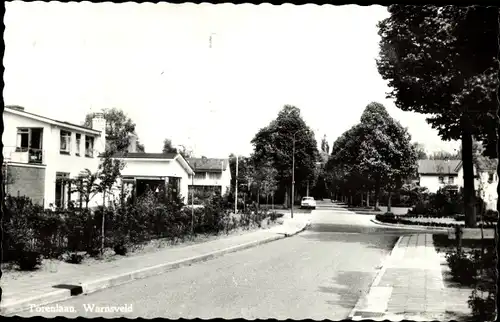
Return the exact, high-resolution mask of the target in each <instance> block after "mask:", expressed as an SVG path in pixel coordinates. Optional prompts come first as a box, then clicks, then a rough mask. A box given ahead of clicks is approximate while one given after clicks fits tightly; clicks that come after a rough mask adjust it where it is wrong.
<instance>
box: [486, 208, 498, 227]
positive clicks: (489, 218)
mask: <svg viewBox="0 0 500 322" xmlns="http://www.w3.org/2000/svg"><path fill="white" fill-rule="evenodd" d="M483 221H484V222H485V223H488V224H492V223H497V222H498V211H496V210H493V209H488V210H487V211H486V213H485V214H484V215H483Z"/></svg>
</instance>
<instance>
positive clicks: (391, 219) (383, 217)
mask: <svg viewBox="0 0 500 322" xmlns="http://www.w3.org/2000/svg"><path fill="white" fill-rule="evenodd" d="M375 219H376V220H378V221H381V222H385V223H391V224H397V223H400V222H401V223H403V221H401V220H399V217H398V216H396V215H394V214H393V213H385V214H377V215H375Z"/></svg>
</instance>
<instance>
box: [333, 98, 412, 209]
mask: <svg viewBox="0 0 500 322" xmlns="http://www.w3.org/2000/svg"><path fill="white" fill-rule="evenodd" d="M416 167H417V153H416V151H415V148H414V146H413V145H412V144H411V137H410V134H409V133H408V131H407V130H406V129H405V128H403V127H402V126H401V124H399V122H397V121H395V120H394V119H392V118H391V117H390V115H389V114H388V113H387V111H386V109H385V107H384V106H383V105H382V104H379V103H370V104H369V105H368V106H367V107H366V109H365V111H364V112H363V114H362V116H361V122H360V123H359V124H357V125H355V126H353V127H352V128H351V129H350V130H348V131H346V132H345V133H344V134H343V135H342V136H340V137H339V138H338V139H337V140H336V141H335V143H334V144H333V148H332V156H331V158H330V161H329V167H328V170H329V171H330V172H332V173H333V174H334V175H333V178H336V181H337V182H338V184H337V186H339V187H340V188H341V189H342V190H343V191H344V195H345V194H349V195H350V196H352V193H351V192H352V191H359V190H364V191H366V190H371V188H372V187H373V188H374V190H375V207H378V201H379V197H380V192H381V190H382V189H386V190H388V191H389V194H391V192H392V191H395V190H396V189H398V188H399V187H401V185H402V184H403V181H404V179H406V178H409V177H411V176H412V175H414V174H415V171H416ZM346 190H347V192H346ZM389 200H390V198H389ZM388 208H389V209H388V210H390V203H389V204H388Z"/></svg>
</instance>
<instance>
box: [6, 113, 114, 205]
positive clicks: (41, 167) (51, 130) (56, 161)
mask: <svg viewBox="0 0 500 322" xmlns="http://www.w3.org/2000/svg"><path fill="white" fill-rule="evenodd" d="M3 123H4V132H3V137H2V141H3V151H2V153H3V162H2V170H3V174H4V189H5V194H10V195H13V196H27V197H30V198H31V199H32V201H33V202H34V203H37V204H40V205H43V206H44V207H46V208H47V207H49V206H50V205H54V206H56V207H60V208H65V207H66V206H67V205H68V202H69V201H78V200H79V198H80V196H78V195H77V194H76V193H71V187H70V185H69V184H68V183H67V182H66V180H65V179H67V178H74V177H76V176H78V175H79V174H80V172H81V171H82V170H84V169H86V168H87V169H90V170H91V171H93V172H94V171H96V170H97V167H98V164H99V154H100V153H101V152H103V151H104V148H105V145H106V140H105V135H102V134H103V133H104V131H105V129H106V121H105V119H104V116H103V115H102V114H100V113H98V114H97V115H96V117H95V118H94V119H93V120H92V128H87V127H83V126H80V125H76V124H71V123H68V122H63V121H58V120H55V119H51V118H48V117H44V116H41V115H37V114H33V113H30V112H27V111H26V110H25V109H24V108H23V107H20V106H5V108H4V112H3ZM95 199H96V200H95V202H98V200H99V198H95Z"/></svg>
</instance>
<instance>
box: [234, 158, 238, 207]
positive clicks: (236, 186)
mask: <svg viewBox="0 0 500 322" xmlns="http://www.w3.org/2000/svg"><path fill="white" fill-rule="evenodd" d="M235 180H236V181H235V185H234V214H235V215H236V214H237V213H238V155H236V178H235Z"/></svg>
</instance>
